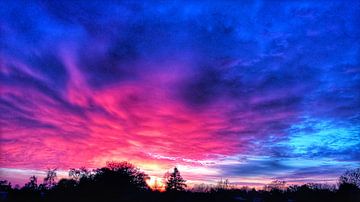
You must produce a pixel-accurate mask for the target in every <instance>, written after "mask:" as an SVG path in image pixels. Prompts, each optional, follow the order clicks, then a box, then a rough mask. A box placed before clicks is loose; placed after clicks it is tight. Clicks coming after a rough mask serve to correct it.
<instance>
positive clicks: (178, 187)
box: [165, 167, 186, 191]
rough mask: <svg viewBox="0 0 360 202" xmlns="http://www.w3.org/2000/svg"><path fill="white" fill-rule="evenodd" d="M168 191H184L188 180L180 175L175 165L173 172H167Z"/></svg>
mask: <svg viewBox="0 0 360 202" xmlns="http://www.w3.org/2000/svg"><path fill="white" fill-rule="evenodd" d="M165 178H166V187H165V188H166V191H184V190H185V188H186V184H185V182H186V180H184V178H183V177H182V176H181V175H180V172H179V170H178V169H177V168H176V167H175V168H174V171H173V172H172V173H166V174H165Z"/></svg>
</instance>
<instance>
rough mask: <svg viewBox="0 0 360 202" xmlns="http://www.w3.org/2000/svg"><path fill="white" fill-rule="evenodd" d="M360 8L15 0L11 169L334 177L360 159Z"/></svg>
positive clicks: (6, 72) (6, 34)
mask: <svg viewBox="0 0 360 202" xmlns="http://www.w3.org/2000/svg"><path fill="white" fill-rule="evenodd" d="M353 4H354V5H352V4H350V3H345V2H330V3H323V2H321V3H314V2H301V3H299V2H297V3H293V2H281V3H279V4H278V5H277V6H275V5H273V4H272V3H269V2H262V1H255V2H245V3H244V2H242V3H241V5H239V4H237V3H226V2H225V3H210V2H207V3H204V2H203V3H197V2H192V3H180V2H173V3H169V4H161V3H153V4H150V3H147V2H145V3H131V2H124V3H114V2H107V3H103V2H100V1H92V2H90V3H89V2H86V3H85V2H71V3H70V2H32V3H25V2H21V3H19V2H10V1H4V2H1V3H0V7H1V8H6V9H1V10H0V16H1V21H0V30H1V34H0V37H1V39H2V40H0V41H1V42H0V46H1V50H0V58H1V59H0V65H1V68H0V83H1V89H0V93H1V94H0V95H1V96H0V112H1V115H0V123H1V136H0V141H1V154H2V155H1V161H0V167H3V168H7V169H8V168H11V169H36V170H41V169H44V168H47V167H49V166H54V167H59V168H61V169H64V170H66V169H68V168H70V167H80V166H87V167H99V166H103V165H104V163H105V162H106V161H107V160H111V159H115V160H129V161H132V162H135V163H137V164H139V166H140V167H142V166H143V167H145V169H147V171H148V172H152V173H156V175H160V173H158V172H162V171H165V170H167V169H168V168H170V167H171V166H173V165H180V166H182V167H183V168H184V169H185V170H186V172H185V174H186V175H187V176H189V177H190V178H191V179H196V180H200V179H201V177H202V175H201V172H202V171H204V170H206V171H208V174H209V175H207V176H204V178H206V179H209V180H212V181H214V180H215V178H220V177H221V175H222V174H224V175H231V176H233V177H234V179H235V178H236V179H238V178H241V177H256V176H262V177H264V176H266V175H272V174H274V175H277V174H278V173H281V172H285V173H287V174H289V178H290V177H291V176H293V175H296V174H297V173H300V172H299V170H300V168H303V167H302V165H289V164H288V162H287V160H290V161H291V160H292V159H294V158H297V159H299V160H303V161H306V160H308V158H315V159H319V161H320V160H321V159H322V158H331V159H332V160H333V161H334V163H333V164H332V165H331V166H332V167H331V168H333V167H334V172H330V171H328V174H329V176H332V177H333V176H334V175H335V174H334V173H338V172H337V171H338V170H340V168H338V167H336V165H341V166H343V167H344V169H345V167H352V166H353V165H355V164H356V163H357V162H358V161H359V152H358V151H357V148H358V147H359V142H358V141H357V139H358V134H359V117H360V116H359V110H360V105H359V103H360V102H359V100H360V97H359V96H360V94H359V91H358V89H359V87H360V86H359V84H360V80H359V79H360V77H359V73H360V71H359V68H358V66H359V60H358V58H359V57H358V56H359V51H358V49H359V46H358V45H357V44H358V43H357V41H358V39H357V35H358V33H359V30H358V29H356V27H358V26H357V19H358V17H357V13H358V12H359V9H358V8H359V7H358V6H356V5H357V4H358V3H353ZM355 4H356V5H355ZM238 155H240V156H241V155H243V156H255V157H254V159H247V160H243V159H241V158H240V159H238V158H235V159H234V160H233V161H235V162H236V163H231V165H229V164H227V163H228V161H227V160H226V161H224V159H223V158H225V159H226V158H232V157H234V156H238ZM204 162H211V165H208V164H206V163H204ZM341 162H347V163H346V164H342V163H341ZM304 164H305V163H304ZM191 166H192V167H193V168H194V171H193V172H191ZM322 166H323V165H318V167H319V168H325V167H322ZM335 167H336V169H335ZM195 168H196V169H195ZM309 169H310V168H309ZM156 170H160V171H156ZM219 170H223V172H222V173H220V172H219ZM290 174H293V175H290ZM299 175H301V174H299ZM304 175H305V174H304ZM310 175H311V173H310V174H309V176H310ZM313 175H316V173H314V174H313ZM283 177H285V176H283ZM264 179H265V177H264ZM256 183H260V182H256Z"/></svg>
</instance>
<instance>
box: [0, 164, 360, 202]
mask: <svg viewBox="0 0 360 202" xmlns="http://www.w3.org/2000/svg"><path fill="white" fill-rule="evenodd" d="M147 179H149V177H148V175H147V174H145V173H144V172H142V171H140V170H139V169H138V168H136V167H135V166H134V165H132V164H130V163H127V162H109V163H108V164H107V166H106V167H103V168H99V169H95V170H92V171H89V170H87V169H85V168H80V169H70V171H69V178H67V179H60V180H59V181H58V182H56V170H55V169H54V170H51V169H49V170H48V171H47V176H46V177H45V178H44V180H43V182H42V183H40V184H38V179H37V177H36V176H32V177H30V179H29V182H27V183H26V184H25V185H24V186H23V187H21V188H20V187H12V186H11V184H10V183H9V182H7V181H6V180H1V181H0V194H1V195H0V200H1V201H6V202H13V201H19V202H21V201H24V202H25V201H26V202H35V201H36V202H50V201H51V202H60V201H61V202H85V201H86V202H91V201H99V202H100V201H104V202H116V201H118V202H143V201H144V202H145V201H157V202H165V201H166V202H169V201H176V202H178V201H179V202H180V201H184V202H195V201H196V202H202V201H209V202H212V201H213V202H217V201H219V202H220V201H221V202H232V201H252V202H255V201H256V202H260V201H276V202H282V201H284V202H285V201H286V202H290V201H294V202H295V201H306V202H312V201H314V202H315V201H316V202H319V201H327V202H329V201H339V202H347V201H351V202H356V201H360V168H358V169H354V170H348V171H346V172H345V173H344V174H343V175H342V176H340V177H339V183H338V185H337V186H335V185H334V186H331V185H325V184H304V185H301V186H300V185H293V186H286V182H284V181H279V180H275V181H273V182H272V183H270V184H268V185H266V186H265V187H264V189H261V190H255V189H250V188H246V187H243V188H236V187H235V186H232V185H231V184H230V183H229V181H228V180H224V181H223V180H221V181H220V182H219V183H218V184H217V185H214V186H210V185H205V184H201V185H196V186H194V187H193V188H191V189H187V186H186V181H185V180H184V179H183V178H182V176H181V175H180V172H179V170H178V169H177V168H174V170H173V172H170V173H166V174H165V180H166V181H165V191H161V192H160V191H158V190H156V189H154V188H153V189H151V188H150V187H149V186H148V185H147V183H146V180H147Z"/></svg>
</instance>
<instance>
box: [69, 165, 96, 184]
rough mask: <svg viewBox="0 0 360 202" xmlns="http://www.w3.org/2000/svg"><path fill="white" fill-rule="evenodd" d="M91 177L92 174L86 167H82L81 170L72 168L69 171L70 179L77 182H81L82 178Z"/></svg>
mask: <svg viewBox="0 0 360 202" xmlns="http://www.w3.org/2000/svg"><path fill="white" fill-rule="evenodd" d="M90 175H91V172H90V171H89V170H87V169H86V168H85V167H81V168H79V169H75V168H71V169H70V171H69V177H71V178H72V179H73V180H75V181H77V182H78V181H79V180H80V179H81V178H84V177H85V178H86V177H89V176H90Z"/></svg>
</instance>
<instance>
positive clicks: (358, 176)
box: [339, 168, 360, 188]
mask: <svg viewBox="0 0 360 202" xmlns="http://www.w3.org/2000/svg"><path fill="white" fill-rule="evenodd" d="M339 183H340V184H353V185H356V186H357V187H359V188H360V168H356V169H352V170H347V171H346V172H345V173H344V174H343V175H341V176H340V178H339Z"/></svg>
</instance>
